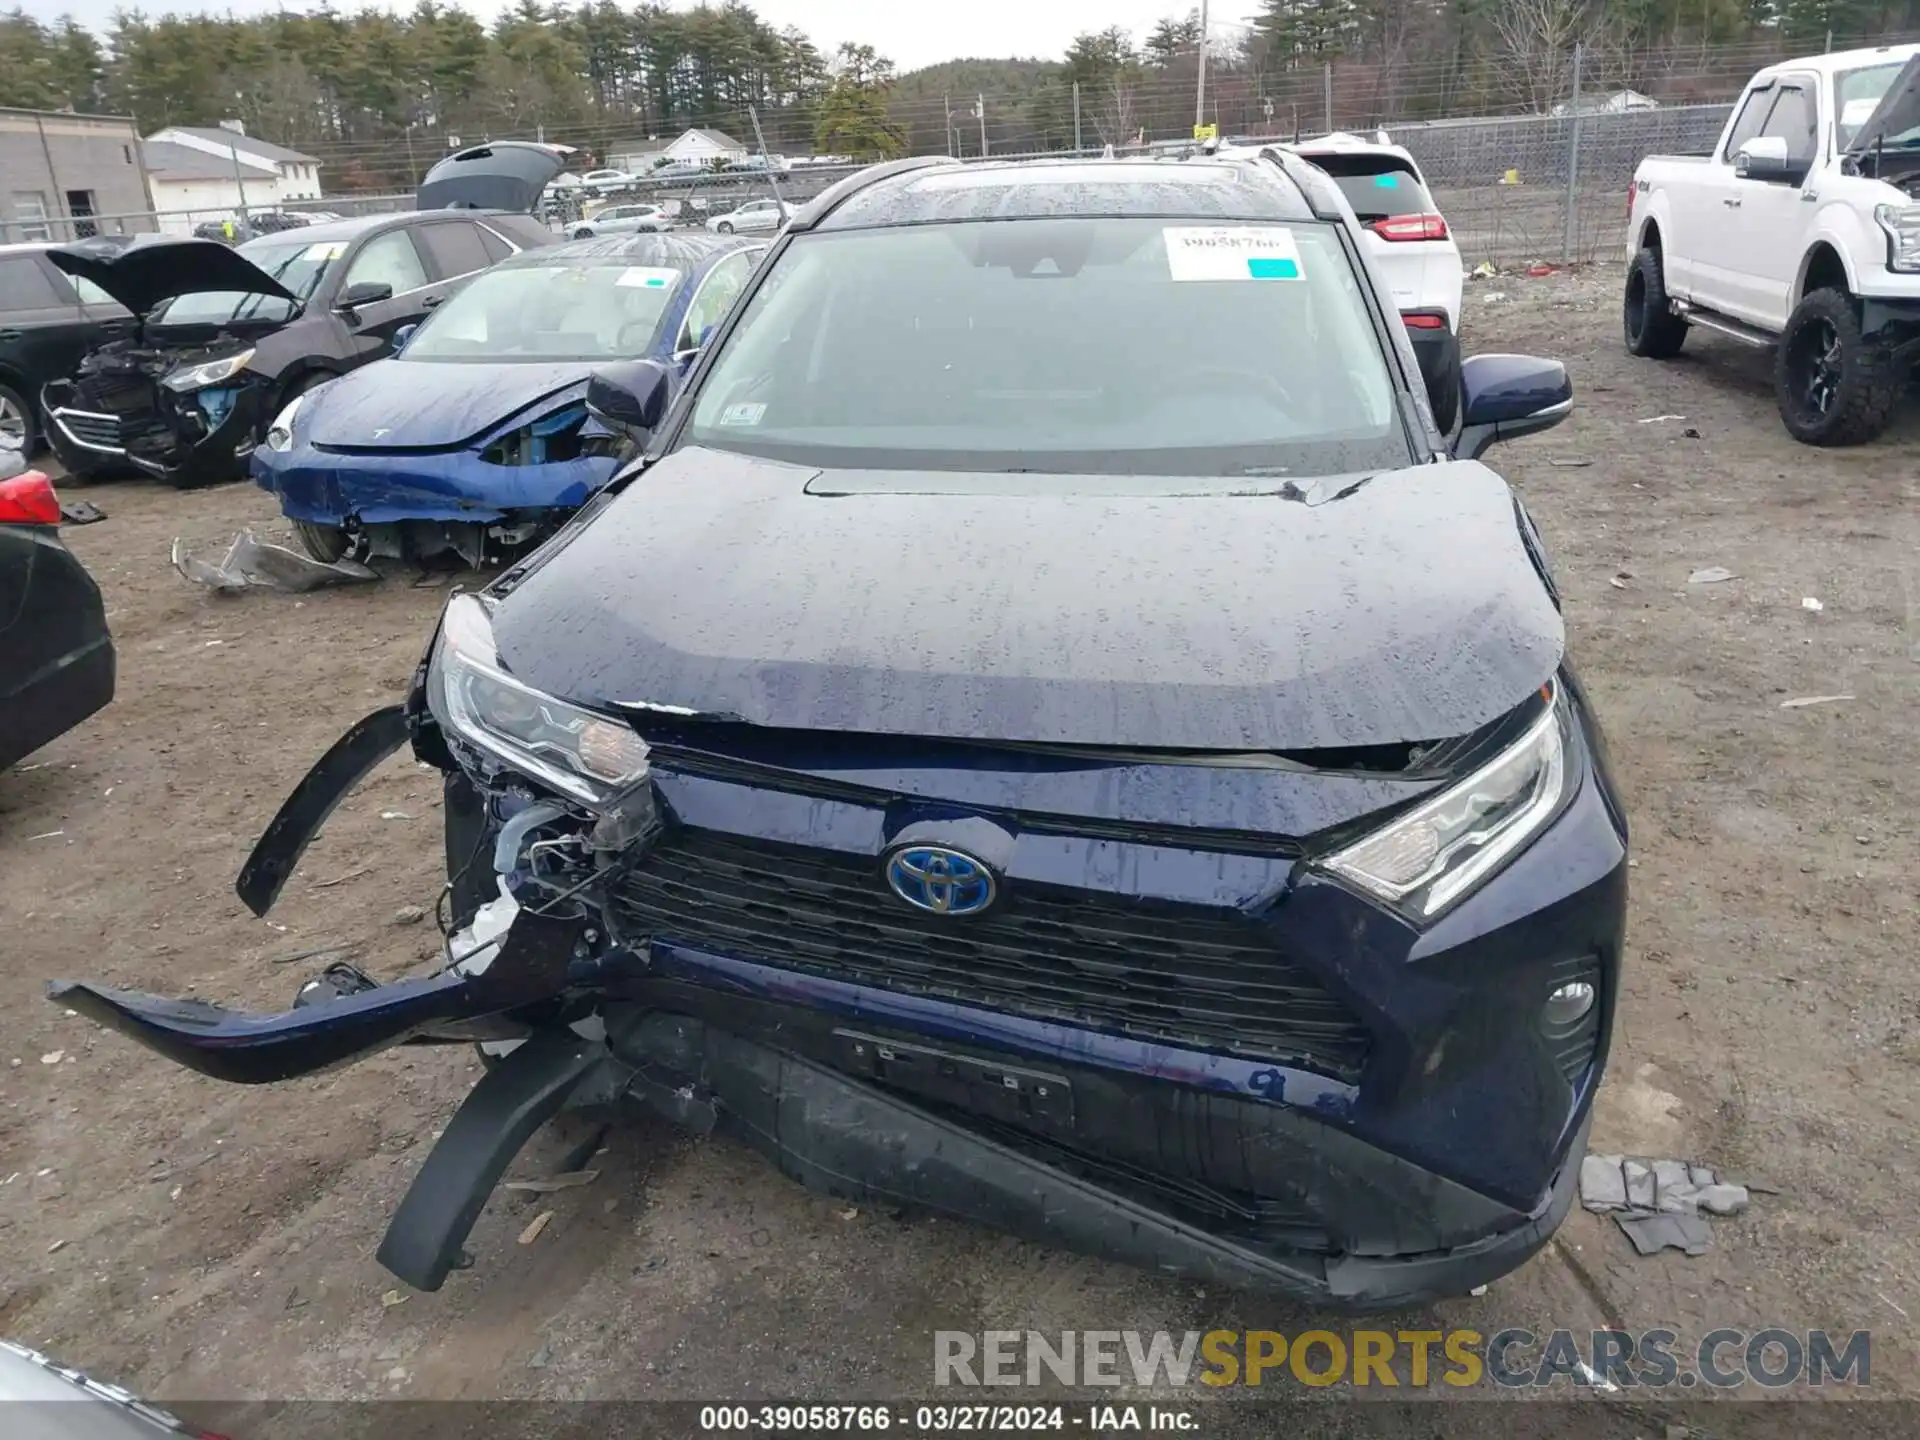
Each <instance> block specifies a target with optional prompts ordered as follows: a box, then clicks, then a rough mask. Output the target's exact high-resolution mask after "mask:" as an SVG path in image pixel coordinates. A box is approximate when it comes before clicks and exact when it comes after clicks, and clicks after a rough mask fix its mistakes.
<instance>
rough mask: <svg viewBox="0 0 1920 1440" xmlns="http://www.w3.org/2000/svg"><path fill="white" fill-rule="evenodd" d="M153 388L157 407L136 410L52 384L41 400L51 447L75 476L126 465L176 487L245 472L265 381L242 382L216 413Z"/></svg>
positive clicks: (63, 383) (190, 398) (70, 384)
mask: <svg viewBox="0 0 1920 1440" xmlns="http://www.w3.org/2000/svg"><path fill="white" fill-rule="evenodd" d="M154 388H155V390H156V392H158V393H157V398H156V401H155V405H154V408H153V409H151V410H148V411H145V412H143V413H141V414H138V415H130V414H127V413H123V412H120V411H118V410H117V409H116V408H114V407H112V406H111V404H110V403H101V402H97V401H95V402H91V403H90V402H89V401H88V400H87V398H86V396H85V394H84V392H83V391H82V389H81V387H80V386H79V385H78V384H76V382H74V381H71V380H55V381H52V382H50V383H49V384H48V385H46V386H45V387H44V388H43V389H42V391H41V399H40V404H41V411H42V413H43V414H44V415H45V416H46V432H47V443H48V445H49V446H50V447H51V448H52V450H53V453H54V454H55V455H57V456H58V457H59V459H60V463H61V464H62V465H64V466H65V467H66V468H67V470H68V471H69V472H71V473H73V474H76V475H88V474H97V473H99V472H101V471H103V470H111V469H118V468H123V467H124V468H131V469H135V470H139V471H142V472H144V473H146V474H148V475H151V476H153V477H154V478H156V479H159V480H164V481H166V482H168V483H169V484H175V485H196V484H205V483H210V482H214V481H221V480H238V479H242V478H244V477H245V475H246V469H247V456H248V455H250V454H251V453H252V451H253V446H254V442H255V440H256V438H257V437H258V435H259V433H260V426H261V423H262V421H263V419H265V418H267V417H266V416H265V415H264V414H263V411H264V408H265V405H266V403H267V401H266V396H265V392H264V388H263V386H262V385H260V384H258V383H241V384H238V385H235V386H234V387H232V392H231V394H232V403H231V404H230V405H229V406H227V407H226V408H224V409H222V410H220V411H218V412H215V413H214V414H212V415H210V414H209V413H208V411H207V410H205V409H203V408H202V407H201V406H200V405H199V403H198V402H199V397H198V396H196V395H182V396H174V395H172V394H170V393H167V392H164V391H162V390H161V389H160V387H157V386H156V387H154Z"/></svg>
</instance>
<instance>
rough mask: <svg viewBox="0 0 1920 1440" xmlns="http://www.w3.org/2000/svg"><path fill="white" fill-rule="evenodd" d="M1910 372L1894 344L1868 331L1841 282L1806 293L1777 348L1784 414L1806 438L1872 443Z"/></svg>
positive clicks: (1790, 427) (1776, 382)
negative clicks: (1862, 329)
mask: <svg viewBox="0 0 1920 1440" xmlns="http://www.w3.org/2000/svg"><path fill="white" fill-rule="evenodd" d="M1905 379H1906V377H1905V376H1904V375H1903V374H1902V373H1901V372H1900V368H1899V367H1898V366H1897V365H1896V364H1895V363H1894V356H1893V350H1892V348H1891V347H1890V346H1888V345H1887V344H1886V343H1885V342H1884V341H1880V340H1870V339H1868V338H1867V337H1866V336H1865V335H1863V334H1862V333H1861V332H1860V313H1859V311H1858V310H1857V309H1856V308H1855V305H1854V302H1853V299H1852V297H1851V296H1849V295H1847V294H1846V293H1845V292H1844V291H1840V290H1832V289H1827V290H1815V291H1814V292H1813V293H1811V294H1810V295H1807V296H1806V297H1805V298H1803V299H1802V300H1801V301H1800V303H1799V304H1798V305H1796V306H1795V307H1794V310H1793V314H1791V315H1789V316H1788V317H1787V328H1786V329H1785V330H1783V331H1781V332H1780V343H1779V345H1778V347H1777V348H1776V349H1775V351H1774V355H1773V391H1774V397H1775V399H1776V400H1778V402H1779V405H1780V418H1781V419H1782V420H1784V421H1785V422H1786V425H1787V433H1788V434H1789V435H1791V436H1793V438H1794V439H1796V440H1798V441H1800V443H1801V444H1803V445H1823V446H1837V445H1864V444H1866V443H1867V442H1868V441H1869V440H1873V439H1876V438H1878V436H1879V434H1880V432H1881V431H1883V430H1885V429H1886V428H1887V421H1888V420H1889V419H1890V418H1892V415H1893V407H1894V405H1895V403H1896V402H1897V401H1898V400H1899V398H1900V392H1901V389H1902V388H1903V386H1904V383H1905Z"/></svg>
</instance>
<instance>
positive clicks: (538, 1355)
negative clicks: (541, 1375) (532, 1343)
mask: <svg viewBox="0 0 1920 1440" xmlns="http://www.w3.org/2000/svg"><path fill="white" fill-rule="evenodd" d="M552 1363H553V1347H552V1346H551V1345H542V1346H541V1347H540V1348H539V1349H538V1350H536V1351H534V1352H533V1354H532V1356H531V1357H530V1358H529V1359H528V1360H527V1368H528V1369H529V1370H544V1369H546V1368H547V1366H549V1365H551V1364H552Z"/></svg>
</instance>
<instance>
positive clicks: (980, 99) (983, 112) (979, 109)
mask: <svg viewBox="0 0 1920 1440" xmlns="http://www.w3.org/2000/svg"><path fill="white" fill-rule="evenodd" d="M973 113H974V114H975V115H977V116H979V117H980V158H981V159H982V160H984V159H986V158H987V97H986V96H985V95H975V96H974V97H973Z"/></svg>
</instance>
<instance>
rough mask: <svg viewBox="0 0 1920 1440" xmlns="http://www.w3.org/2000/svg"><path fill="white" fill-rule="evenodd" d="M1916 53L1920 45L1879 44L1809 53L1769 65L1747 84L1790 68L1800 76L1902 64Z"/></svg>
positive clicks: (1825, 74)
mask: <svg viewBox="0 0 1920 1440" xmlns="http://www.w3.org/2000/svg"><path fill="white" fill-rule="evenodd" d="M1915 55H1920V45H1878V46H1874V47H1873V48H1871V49H1867V50H1837V51H1834V52H1833V53H1832V54H1828V55H1808V56H1806V57H1804V58H1802V59H1799V60H1782V61H1779V62H1778V63H1777V64H1773V65H1769V66H1767V68H1766V69H1764V70H1762V71H1761V72H1760V73H1759V74H1757V75H1755V76H1754V77H1753V79H1752V80H1750V81H1749V82H1748V84H1749V85H1755V84H1758V83H1760V82H1761V81H1763V80H1772V79H1776V78H1778V77H1779V76H1781V75H1785V74H1788V73H1789V72H1793V71H1798V72H1799V73H1801V74H1803V75H1804V74H1806V73H1807V72H1808V71H1812V72H1813V73H1814V74H1815V75H1819V76H1821V77H1822V78H1825V77H1827V76H1830V75H1838V74H1839V73H1840V72H1841V71H1843V70H1861V69H1865V68H1866V67H1868V66H1871V65H1904V64H1906V63H1907V61H1909V60H1911V59H1912V58H1913V57H1914V56H1915Z"/></svg>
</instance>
